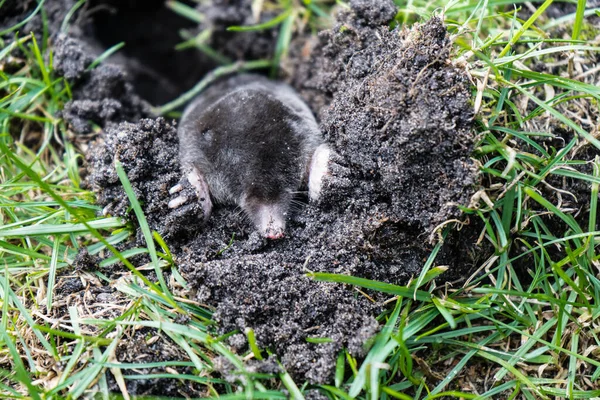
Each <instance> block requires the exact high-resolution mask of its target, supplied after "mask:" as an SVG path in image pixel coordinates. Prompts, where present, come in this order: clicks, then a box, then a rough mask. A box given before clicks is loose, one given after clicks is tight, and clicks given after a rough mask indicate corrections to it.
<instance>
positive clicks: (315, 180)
mask: <svg viewBox="0 0 600 400" xmlns="http://www.w3.org/2000/svg"><path fill="white" fill-rule="evenodd" d="M330 155H331V149H330V148H329V146H327V145H326V144H325V143H323V144H322V145H320V146H319V147H317V149H316V150H315V152H314V153H313V156H312V158H311V161H310V171H309V174H308V198H309V199H310V200H311V201H318V200H319V199H320V197H321V189H322V188H323V178H324V177H326V176H328V175H330V173H329V157H330Z"/></svg>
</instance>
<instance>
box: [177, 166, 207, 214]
mask: <svg viewBox="0 0 600 400" xmlns="http://www.w3.org/2000/svg"><path fill="white" fill-rule="evenodd" d="M169 194H171V195H174V194H179V195H178V196H177V197H175V198H174V199H171V201H169V208H179V207H181V206H182V205H184V204H186V203H188V201H189V200H194V198H196V200H197V201H198V203H199V204H200V206H201V207H202V211H203V213H204V219H205V220H206V219H208V217H209V216H210V213H211V211H212V201H211V199H210V192H209V190H208V184H207V183H206V180H205V179H204V177H203V176H202V174H201V173H199V171H198V170H197V169H196V168H193V169H192V170H191V171H190V172H189V173H188V174H187V176H186V177H185V178H182V179H181V181H179V183H178V184H177V185H175V186H173V187H172V188H171V189H169Z"/></svg>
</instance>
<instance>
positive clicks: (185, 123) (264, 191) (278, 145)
mask: <svg viewBox="0 0 600 400" xmlns="http://www.w3.org/2000/svg"><path fill="white" fill-rule="evenodd" d="M178 136H179V147H180V158H181V164H182V168H183V171H184V173H185V174H187V173H189V171H192V170H194V169H195V170H196V171H197V172H198V173H199V175H201V176H202V177H203V178H204V180H205V181H206V184H207V185H208V188H209V190H210V194H211V197H212V199H213V200H214V201H215V202H217V203H234V204H237V205H239V206H240V207H241V208H242V209H243V210H244V211H245V212H246V213H247V215H248V216H249V217H250V219H251V220H252V221H253V222H254V224H255V225H256V226H257V227H258V228H259V230H261V233H263V234H264V233H265V229H266V228H265V226H264V225H265V222H264V221H265V218H266V217H265V215H264V214H265V213H267V214H268V217H269V218H270V219H271V220H273V219H274V220H275V221H276V223H275V225H277V221H281V223H282V224H283V225H282V226H280V228H281V232H280V233H281V234H283V228H284V226H285V218H286V216H287V214H288V210H289V206H290V203H291V201H292V198H293V196H294V193H295V192H296V191H297V190H298V189H299V188H300V187H301V185H302V183H303V182H305V181H306V179H307V177H308V172H309V171H308V166H309V163H310V160H311V156H312V154H313V153H314V151H315V149H316V148H317V146H318V145H319V144H320V143H321V142H322V140H321V135H320V131H319V128H318V125H317V122H316V121H315V118H314V116H313V115H312V113H311V111H310V109H309V108H308V106H306V105H305V104H304V103H303V102H302V100H301V99H300V98H299V97H298V95H297V94H296V93H295V92H294V90H293V89H292V88H291V87H289V86H288V85H286V84H283V83H278V82H273V81H270V80H268V79H266V78H264V77H261V76H258V75H239V76H235V77H232V78H229V79H227V80H224V81H222V82H220V83H217V84H215V85H213V86H211V87H210V88H209V89H208V90H207V91H205V92H204V93H203V94H201V95H200V96H199V97H198V98H197V99H196V100H195V101H194V102H192V103H191V104H190V105H189V106H188V107H187V109H186V110H185V112H184V114H183V116H182V118H181V123H180V127H179V129H178ZM261 210H262V211H261ZM209 212H210V210H208V212H207V214H208V213H209ZM261 213H262V215H261ZM261 221H262V222H261ZM266 236H268V237H270V236H269V235H266Z"/></svg>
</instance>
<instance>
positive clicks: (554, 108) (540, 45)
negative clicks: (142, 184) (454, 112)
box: [0, 0, 600, 399]
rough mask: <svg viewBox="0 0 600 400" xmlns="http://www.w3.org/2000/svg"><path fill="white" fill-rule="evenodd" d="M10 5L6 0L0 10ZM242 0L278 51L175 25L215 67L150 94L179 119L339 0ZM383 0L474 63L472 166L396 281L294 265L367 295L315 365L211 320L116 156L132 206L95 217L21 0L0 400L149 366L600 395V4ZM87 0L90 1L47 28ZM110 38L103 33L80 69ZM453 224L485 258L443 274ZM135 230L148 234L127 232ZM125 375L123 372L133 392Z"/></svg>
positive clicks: (222, 378) (134, 373)
mask: <svg viewBox="0 0 600 400" xmlns="http://www.w3.org/2000/svg"><path fill="white" fill-rule="evenodd" d="M9 2H10V0H9ZM333 3H337V4H333ZM590 3H592V2H590ZM7 4H8V2H5V1H2V0H0V22H1V21H2V18H3V17H1V15H2V7H8V6H7ZM168 4H169V8H170V9H171V11H165V12H175V13H178V14H180V15H184V16H186V17H187V18H190V19H191V20H199V19H201V18H202V15H200V14H198V12H197V11H195V10H194V9H192V8H190V7H189V6H186V4H187V3H186V4H183V3H179V2H172V1H171V2H168ZM253 4H259V5H260V4H262V7H265V9H268V10H269V11H271V12H274V13H275V14H274V15H275V17H273V18H271V19H269V20H268V21H266V22H264V23H262V24H261V25H258V26H253V27H252V28H250V29H249V28H245V29H246V30H248V31H253V30H254V31H260V30H263V31H273V32H276V33H277V36H276V46H275V48H274V53H273V54H272V57H271V58H270V59H268V60H247V61H246V62H243V63H235V62H231V60H229V59H223V58H222V55H221V54H220V53H218V52H216V51H215V50H214V49H212V48H210V47H208V46H207V45H206V41H205V40H206V35H207V33H206V32H200V33H199V34H198V36H197V37H188V38H187V39H182V43H183V44H182V47H184V48H185V47H189V46H197V47H199V50H200V51H202V52H203V53H205V54H208V55H209V56H211V57H213V58H216V59H218V61H219V64H221V65H222V66H220V67H219V68H218V69H216V70H215V71H214V72H213V74H210V75H208V76H207V77H206V78H205V79H204V80H201V81H200V82H199V83H198V84H197V85H196V86H194V87H193V89H192V90H191V91H190V92H187V93H183V94H182V95H181V96H180V97H178V98H177V99H175V100H173V101H172V102H168V103H165V104H163V105H158V106H156V107H154V109H153V110H152V111H153V112H155V113H156V114H157V115H166V116H168V117H177V116H178V115H179V114H178V113H177V112H173V110H177V109H178V108H179V107H180V106H181V105H182V104H184V103H185V102H186V101H188V100H189V99H190V98H191V97H193V95H194V94H196V93H197V92H199V91H201V90H202V89H203V88H204V87H205V86H206V84H207V83H209V81H210V80H212V79H214V78H215V77H218V76H221V75H224V74H227V73H231V72H235V71H239V70H242V69H247V70H250V69H252V70H254V69H260V68H263V69H264V67H265V66H269V67H272V68H273V70H274V71H275V72H277V67H279V66H283V65H285V61H286V58H287V56H288V48H289V46H290V41H292V40H293V37H294V35H295V34H296V31H294V29H299V28H298V21H302V22H303V23H305V26H308V28H305V29H308V30H310V29H311V28H312V29H313V30H314V31H315V34H316V30H318V29H321V28H323V27H325V26H331V24H332V22H331V20H330V19H331V17H330V16H329V14H328V13H329V12H330V10H339V9H344V8H348V5H347V4H345V3H344V2H342V1H337V2H331V1H321V2H319V1H286V0H279V1H275V0H272V1H268V0H265V1H264V4H263V2H260V1H257V2H253ZM396 4H397V5H398V10H399V11H398V13H397V14H396V17H395V18H394V20H393V21H392V22H391V23H390V29H410V27H411V26H412V25H413V24H415V23H417V24H418V23H424V22H425V21H429V20H430V19H431V18H434V17H439V18H441V19H442V20H443V22H444V24H445V26H446V27H447V30H448V34H449V37H450V40H451V42H452V51H451V53H450V59H449V60H448V61H447V62H448V63H449V64H450V65H452V66H454V67H456V68H459V69H460V70H462V71H464V73H465V74H466V75H467V76H468V78H469V80H470V82H471V105H472V108H473V113H474V117H473V121H474V122H473V127H472V131H471V134H472V137H473V138H474V139H473V140H474V145H473V146H472V147H473V151H472V154H471V155H470V157H471V160H472V162H473V165H475V166H476V167H477V176H478V180H479V182H478V183H477V185H475V186H476V187H475V188H474V190H473V196H472V198H471V201H470V204H461V205H460V210H461V211H462V213H461V214H460V217H459V218H455V219H452V220H449V221H445V222H444V223H442V224H440V226H439V229H436V230H435V231H433V232H427V233H430V234H431V235H432V237H433V245H432V246H431V248H432V250H431V252H430V254H428V256H427V257H425V258H424V259H423V260H422V266H421V267H422V268H421V271H420V272H419V273H418V274H414V275H413V276H412V277H411V279H410V280H407V281H406V282H404V284H403V285H398V284H396V283H398V282H395V283H389V282H380V281H375V280H372V279H366V278H364V277H358V276H356V277H353V276H348V275H344V274H335V273H329V272H312V271H308V270H307V271H306V272H305V274H306V276H307V277H309V278H310V279H312V280H313V281H314V282H319V281H320V282H323V281H324V282H338V283H339V285H341V284H346V285H347V288H348V290H354V289H353V288H358V289H359V290H360V291H361V292H364V293H365V296H368V294H371V296H372V297H374V298H375V299H376V300H377V301H378V302H379V305H380V306H381V310H382V312H381V313H380V314H379V315H377V316H375V317H376V320H377V321H378V323H379V325H380V330H379V332H378V333H377V335H376V336H374V337H373V338H372V339H371V340H370V341H369V342H368V346H369V347H368V351H366V353H365V354H364V356H363V357H360V356H359V357H357V356H355V355H353V354H352V352H350V351H348V350H346V349H344V350H342V351H340V352H339V355H338V356H337V361H336V362H335V368H334V369H335V373H334V376H333V377H332V379H331V380H330V381H329V382H324V383H310V382H304V381H302V380H298V379H296V378H295V377H294V374H290V373H289V372H288V371H286V369H285V368H284V367H283V365H282V364H281V363H280V360H278V359H277V357H276V356H277V354H276V353H274V352H273V349H270V348H261V346H260V344H259V343H260V342H259V341H258V340H257V338H256V337H255V332H254V331H253V330H252V329H246V330H245V331H243V332H228V333H222V332H220V331H219V330H218V328H217V327H215V321H214V320H213V319H212V315H213V311H214V308H213V306H211V305H205V304H202V303H200V302H198V301H196V300H195V299H194V298H193V297H192V296H190V295H189V293H188V292H187V290H186V289H187V288H188V282H186V281H185V278H184V276H182V274H181V273H180V271H179V270H178V264H177V257H174V256H173V253H172V250H171V248H170V246H169V244H168V243H169V242H168V240H167V239H165V238H164V237H162V235H161V234H160V233H159V232H157V231H156V230H154V229H153V228H152V224H151V223H149V222H148V219H147V216H146V215H145V213H144V209H143V206H144V204H143V202H140V201H139V200H138V199H137V195H136V191H135V190H134V188H133V186H132V182H131V177H130V176H128V172H127V171H126V169H125V168H124V167H123V165H121V164H120V163H119V162H116V163H115V165H114V168H115V171H116V174H117V176H118V179H119V185H121V186H122V188H123V190H124V192H125V193H126V195H127V198H128V201H129V204H130V211H129V213H128V217H127V218H122V217H121V216H111V215H110V214H108V215H103V213H102V211H103V207H102V206H100V205H97V203H96V196H95V194H94V192H92V191H91V190H90V189H89V188H87V186H86V185H84V184H83V183H84V181H85V179H86V173H85V166H86V163H85V151H86V150H87V149H88V141H89V139H87V138H86V137H82V136H78V135H75V134H74V133H73V132H72V131H71V129H70V127H69V125H68V124H67V123H66V122H65V120H64V118H63V116H62V114H61V110H62V109H63V107H64V106H65V104H67V103H68V102H69V101H70V100H72V98H73V94H72V92H73V91H72V82H70V80H69V79H67V78H65V77H64V76H62V75H60V74H57V71H55V68H54V48H53V43H52V41H51V40H50V39H49V36H50V35H49V34H48V30H49V29H51V28H50V27H47V26H46V25H45V24H46V22H47V16H46V13H45V12H44V6H45V5H44V2H43V1H40V2H39V6H37V7H32V8H31V11H30V12H29V13H28V15H29V17H28V18H29V19H33V18H39V20H40V21H42V22H41V23H42V26H43V28H42V29H41V30H40V32H41V33H42V34H41V35H34V34H30V33H29V32H26V31H23V27H24V26H25V25H26V23H27V22H28V21H27V20H25V21H22V22H18V23H16V25H11V26H9V27H2V28H0V29H3V30H2V31H1V32H0V38H1V39H2V40H0V224H1V225H0V259H1V260H2V265H1V266H0V268H1V270H2V273H1V274H0V280H1V283H0V294H1V296H0V298H1V303H0V304H1V307H2V311H1V316H2V317H1V320H0V397H2V398H9V399H30V398H31V399H62V398H67V399H70V398H73V399H75V398H136V397H135V395H134V394H138V395H140V396H139V397H137V398H160V397H153V396H151V395H144V396H141V394H143V393H156V391H153V390H152V389H151V388H152V387H153V386H156V385H164V386H165V387H167V386H168V387H169V388H172V390H173V391H174V392H177V393H180V396H181V398H185V397H188V398H191V397H206V396H212V397H215V398H223V399H246V398H248V399H251V398H255V399H272V398H288V396H291V397H293V398H298V399H301V398H319V397H318V396H324V397H323V398H329V399H350V398H364V399H413V398H414V399H435V398H457V399H458V398H463V399H497V398H502V399H544V398H547V399H550V398H565V399H588V398H599V397H600V389H598V387H600V339H599V337H598V333H599V332H600V323H599V322H598V321H600V319H599V317H600V307H599V305H598V301H599V300H600V279H599V277H600V275H599V273H600V255H599V254H598V253H597V250H598V245H599V244H600V231H599V230H598V226H597V223H598V217H597V212H598V210H597V208H598V190H599V186H600V158H599V157H598V156H599V155H600V139H599V138H598V136H599V129H600V107H599V100H600V64H599V61H598V60H599V59H600V22H599V21H600V7H598V8H592V7H591V6H590V4H587V7H586V1H576V2H553V1H546V2H544V3H535V4H532V3H529V2H508V1H504V0H481V1H452V2H449V3H445V2H425V1H421V0H415V1H408V2H404V1H396ZM81 7H85V0H83V1H79V2H77V3H75V5H74V7H73V9H72V12H69V13H67V16H66V17H65V19H64V21H63V23H62V28H64V29H67V28H68V26H69V25H70V24H71V23H74V22H73V21H72V20H71V17H72V16H73V15H74V13H75V12H76V11H77V10H78V9H80V8H81ZM273 10H274V11H273ZM6 20H9V18H6ZM0 26H3V25H0ZM233 30H238V31H239V30H240V27H238V28H234V29H233ZM241 30H244V28H241ZM208 34H210V32H209V33H208ZM202 35H204V36H202ZM184 36H185V35H184ZM125 46H127V44H125ZM121 47H122V46H114V47H111V48H108V49H106V51H104V52H102V53H101V54H100V55H99V56H98V57H97V58H96V59H94V60H93V61H92V63H91V64H90V65H89V66H88V67H87V68H88V69H90V70H91V69H93V68H95V67H96V66H98V65H102V64H103V63H105V62H107V59H108V58H109V57H110V56H111V54H113V53H115V52H116V53H118V52H119V51H120V50H121ZM92 130H93V134H95V135H98V134H100V132H101V128H100V127H99V126H93V129H92ZM463 229H465V230H466V229H471V231H473V232H475V234H474V235H466V234H465V235H464V236H461V237H463V239H462V240H467V238H468V240H471V241H473V243H472V244H473V245H475V244H477V245H478V248H479V249H481V250H480V251H481V254H478V255H477V256H478V257H475V258H477V259H479V260H481V261H479V262H478V264H477V265H474V267H473V268H472V270H471V271H470V272H469V274H468V276H463V277H462V279H460V280H458V281H454V282H447V280H446V279H445V276H446V274H445V273H446V271H447V270H449V269H450V270H451V269H452V268H454V267H455V266H453V265H440V264H439V263H438V262H436V257H437V255H438V252H439V251H440V249H441V248H442V245H443V241H444V239H445V238H446V237H447V235H450V234H451V232H459V234H460V232H462V230H463ZM136 231H137V232H138V233H139V235H138V236H139V239H140V240H141V242H142V243H143V245H136V246H129V247H127V246H126V243H128V241H129V240H130V239H131V238H132V236H135V233H136ZM232 241H233V239H232ZM225 250H226V249H223V251H225ZM219 255H220V254H219ZM96 257H97V258H96ZM89 260H92V261H89ZM96 260H97V261H96ZM307 262H308V261H307ZM107 271H109V272H107ZM71 286H76V287H78V288H80V290H78V291H73V290H72V289H69V287H71ZM108 287H110V290H104V289H102V288H108ZM70 293H75V294H70ZM240 333H242V334H243V335H244V336H245V338H246V340H247V343H248V345H247V346H246V348H245V350H244V351H242V352H240V351H236V350H235V349H232V347H231V346H230V345H229V342H228V339H229V338H230V337H231V336H232V335H234V334H238V335H239V334H240ZM159 340H160V341H161V343H167V344H168V345H167V344H165V345H164V346H168V348H167V347H161V348H160V349H159V350H156V352H155V353H154V358H153V361H151V362H148V361H147V360H146V361H142V362H136V361H135V355H136V353H140V354H143V353H144V352H150V351H153V349H155V348H153V347H152V346H153V344H154V343H155V342H157V341H159ZM310 340H312V341H313V343H317V344H318V343H319V342H327V341H328V340H330V339H329V338H327V337H315V338H311V339H310ZM125 342H127V343H129V344H128V345H127V346H128V347H126V348H123V347H122V346H123V343H125ZM133 344H135V345H133ZM165 349H167V350H165ZM161 351H162V352H168V353H169V356H168V357H167V356H164V357H163V356H162V355H161V354H162V353H160V352H161ZM263 358H264V359H269V360H270V362H271V363H272V364H274V366H273V368H271V370H270V371H265V369H264V368H263V369H260V368H257V367H256V364H252V361H256V360H258V361H260V360H262V359H263ZM158 379H160V381H159V380H158ZM158 382H160V383H158ZM136 385H137V386H136ZM132 387H135V388H137V391H134V392H133V393H132V394H129V392H130V391H131V388H132Z"/></svg>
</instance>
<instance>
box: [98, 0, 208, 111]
mask: <svg viewBox="0 0 600 400" xmlns="http://www.w3.org/2000/svg"><path fill="white" fill-rule="evenodd" d="M189 5H190V6H193V5H194V3H192V2H190V3H189ZM88 10H90V12H91V18H92V26H91V28H92V29H93V33H94V34H93V36H94V37H95V38H96V39H97V40H98V41H99V44H100V46H102V47H103V48H105V49H108V48H110V47H112V46H114V45H116V44H118V43H120V42H125V46H124V47H123V48H122V49H120V50H119V51H118V52H117V53H116V54H114V55H113V56H111V58H110V62H113V63H117V64H120V65H122V66H124V67H125V69H126V70H127V72H128V73H129V75H130V76H131V79H132V83H133V85H134V87H135V89H136V92H137V93H138V94H139V95H140V96H142V97H143V98H144V99H145V100H147V101H148V102H150V103H151V104H153V105H160V104H164V103H166V102H168V101H170V100H172V99H174V98H176V97H177V96H178V95H179V94H181V93H182V92H184V91H186V90H188V89H189V88H191V87H192V86H193V85H194V84H195V83H196V82H197V81H198V80H200V79H201V78H202V76H203V75H204V74H205V73H206V72H208V71H209V70H210V69H211V68H213V67H214V65H212V64H211V63H209V62H207V59H206V57H203V56H202V53H200V51H198V50H197V49H195V48H188V49H185V50H176V49H175V46H176V45H177V44H179V43H181V42H182V41H183V39H182V38H181V36H180V31H181V30H182V29H188V30H192V29H194V28H195V27H196V23H195V22H194V21H191V20H189V19H187V18H184V17H182V16H180V15H178V14H176V13H175V12H173V11H172V10H170V9H169V8H167V6H166V5H165V1H164V0H91V1H90V3H89V6H88Z"/></svg>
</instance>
